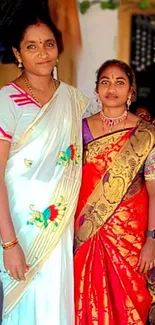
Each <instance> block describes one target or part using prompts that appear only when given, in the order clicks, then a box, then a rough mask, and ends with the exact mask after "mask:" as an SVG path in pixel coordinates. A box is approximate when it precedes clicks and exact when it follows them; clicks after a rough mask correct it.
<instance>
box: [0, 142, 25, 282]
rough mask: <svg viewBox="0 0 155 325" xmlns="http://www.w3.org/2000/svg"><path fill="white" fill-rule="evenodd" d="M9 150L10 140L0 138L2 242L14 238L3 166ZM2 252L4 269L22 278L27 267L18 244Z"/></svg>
mask: <svg viewBox="0 0 155 325" xmlns="http://www.w3.org/2000/svg"><path fill="white" fill-rule="evenodd" d="M9 150H10V142H8V141H5V140H0V236H1V239H2V243H6V242H12V241H13V240H15V239H16V234H15V230H14V227H13V223H12V219H11V215H10V211H9V203H8V195H7V188H6V184H5V168H6V163H7V160H8V156H9ZM3 252H4V253H3V256H4V266H5V269H6V271H9V272H8V273H9V275H10V276H11V277H13V278H15V279H16V280H21V279H24V278H25V275H24V274H25V272H26V270H27V267H26V261H25V257H24V254H23V251H22V249H21V247H20V245H19V244H16V245H15V246H14V247H12V248H10V249H7V250H6V249H4V250H3Z"/></svg>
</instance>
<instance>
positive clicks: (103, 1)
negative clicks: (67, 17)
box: [77, 0, 155, 14]
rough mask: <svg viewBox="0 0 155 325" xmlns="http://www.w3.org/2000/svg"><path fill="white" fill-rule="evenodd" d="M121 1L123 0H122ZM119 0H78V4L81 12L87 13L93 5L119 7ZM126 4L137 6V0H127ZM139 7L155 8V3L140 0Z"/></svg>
mask: <svg viewBox="0 0 155 325" xmlns="http://www.w3.org/2000/svg"><path fill="white" fill-rule="evenodd" d="M120 1H121V0H120ZM120 1H119V0H92V1H90V0H83V1H81V0H77V4H78V7H79V10H80V12H81V14H85V13H86V12H87V11H88V9H90V8H91V7H92V6H93V5H95V4H99V6H100V8H101V9H110V10H114V9H117V8H118V6H119V2H120ZM125 3H126V4H129V6H131V5H132V4H133V5H134V7H135V0H126V2H125ZM137 8H138V9H140V10H148V9H151V8H155V3H152V2H151V0H139V2H138V3H137Z"/></svg>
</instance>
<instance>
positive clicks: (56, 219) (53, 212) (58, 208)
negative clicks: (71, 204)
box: [27, 196, 67, 231]
mask: <svg viewBox="0 0 155 325" xmlns="http://www.w3.org/2000/svg"><path fill="white" fill-rule="evenodd" d="M66 208H67V204H66V202H65V199H64V198H63V197H62V196H61V198H60V200H59V201H58V202H57V203H56V204H52V205H50V206H49V207H48V208H47V209H45V210H44V211H43V212H40V211H37V210H34V205H30V209H31V210H32V211H33V212H32V213H31V215H32V218H31V219H30V220H29V221H27V225H36V226H37V227H39V228H42V227H44V228H46V227H47V226H48V225H49V223H50V222H53V231H56V229H57V228H58V226H59V224H60V222H61V220H62V218H63V217H64V214H65V211H66Z"/></svg>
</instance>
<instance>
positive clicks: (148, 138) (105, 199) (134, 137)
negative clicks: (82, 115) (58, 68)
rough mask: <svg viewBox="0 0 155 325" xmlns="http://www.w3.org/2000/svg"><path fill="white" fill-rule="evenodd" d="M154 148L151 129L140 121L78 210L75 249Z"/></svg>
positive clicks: (102, 218) (105, 215)
mask: <svg viewBox="0 0 155 325" xmlns="http://www.w3.org/2000/svg"><path fill="white" fill-rule="evenodd" d="M95 142H96V141H95ZM95 142H94V144H95ZM154 145H155V128H154V126H153V125H151V124H149V123H147V122H145V121H143V120H142V121H140V123H139V125H138V126H137V127H136V128H135V129H134V130H133V132H132V133H131V134H130V136H129V138H128V140H127V141H126V142H125V144H124V145H123V147H122V148H121V150H120V151H119V152H118V153H117V154H116V155H115V157H114V159H113V161H112V163H111V165H110V166H109V168H108V170H107V171H106V172H105V174H104V175H103V176H102V178H101V180H100V181H99V183H98V184H97V186H96V188H95V189H94V191H93V193H92V194H91V195H90V197H89V198H88V200H87V202H86V204H85V206H84V208H83V209H82V211H81V213H80V216H79V217H78V221H79V219H80V217H81V218H82V219H83V221H82V225H81V226H80V227H79V228H78V229H77V230H76V233H75V249H78V248H79V247H80V246H81V245H82V244H83V243H84V242H85V241H87V240H88V239H89V238H91V237H92V236H93V235H94V234H95V233H96V232H97V231H98V230H99V229H100V228H101V227H102V226H103V225H104V224H105V223H106V222H107V221H108V220H109V218H110V217H111V216H112V215H113V213H114V211H115V210H116V208H117V207H118V205H119V204H120V202H121V200H122V198H123V197H124V195H125V194H126V193H127V190H128V188H129V187H130V185H131V184H132V182H133V180H134V178H135V176H136V174H137V172H138V171H139V169H140V167H141V166H142V164H143V163H144V161H145V160H146V158H147V156H148V154H149V152H150V151H151V149H152V148H153V146H154Z"/></svg>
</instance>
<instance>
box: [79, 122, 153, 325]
mask: <svg viewBox="0 0 155 325" xmlns="http://www.w3.org/2000/svg"><path fill="white" fill-rule="evenodd" d="M154 142H155V130H154V128H153V126H151V125H149V124H147V123H145V122H143V121H141V122H140V123H139V125H138V126H137V127H136V128H134V129H126V130H122V131H117V132H114V133H112V134H109V135H106V136H103V137H101V138H98V139H95V140H92V141H90V142H88V143H87V144H86V145H85V149H84V152H85V154H84V166H83V180H82V186H81V191H80V197H79V203H78V209H77V213H76V221H75V264H74V269H75V308H76V325H97V324H100V325H101V324H102V325H127V324H128V325H129V324H130V325H131V324H132V325H135V324H137V325H144V324H146V320H147V315H148V311H149V307H150V304H151V296H150V294H149V292H148V290H147V288H146V275H145V274H140V273H139V271H138V267H137V265H138V259H139V254H140V250H141V248H142V246H143V244H144V241H145V231H146V229H147V221H148V220H147V219H148V195H147V191H146V188H145V182H144V164H145V161H146V158H147V156H148V155H149V152H150V151H151V150H152V148H153V146H154Z"/></svg>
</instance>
